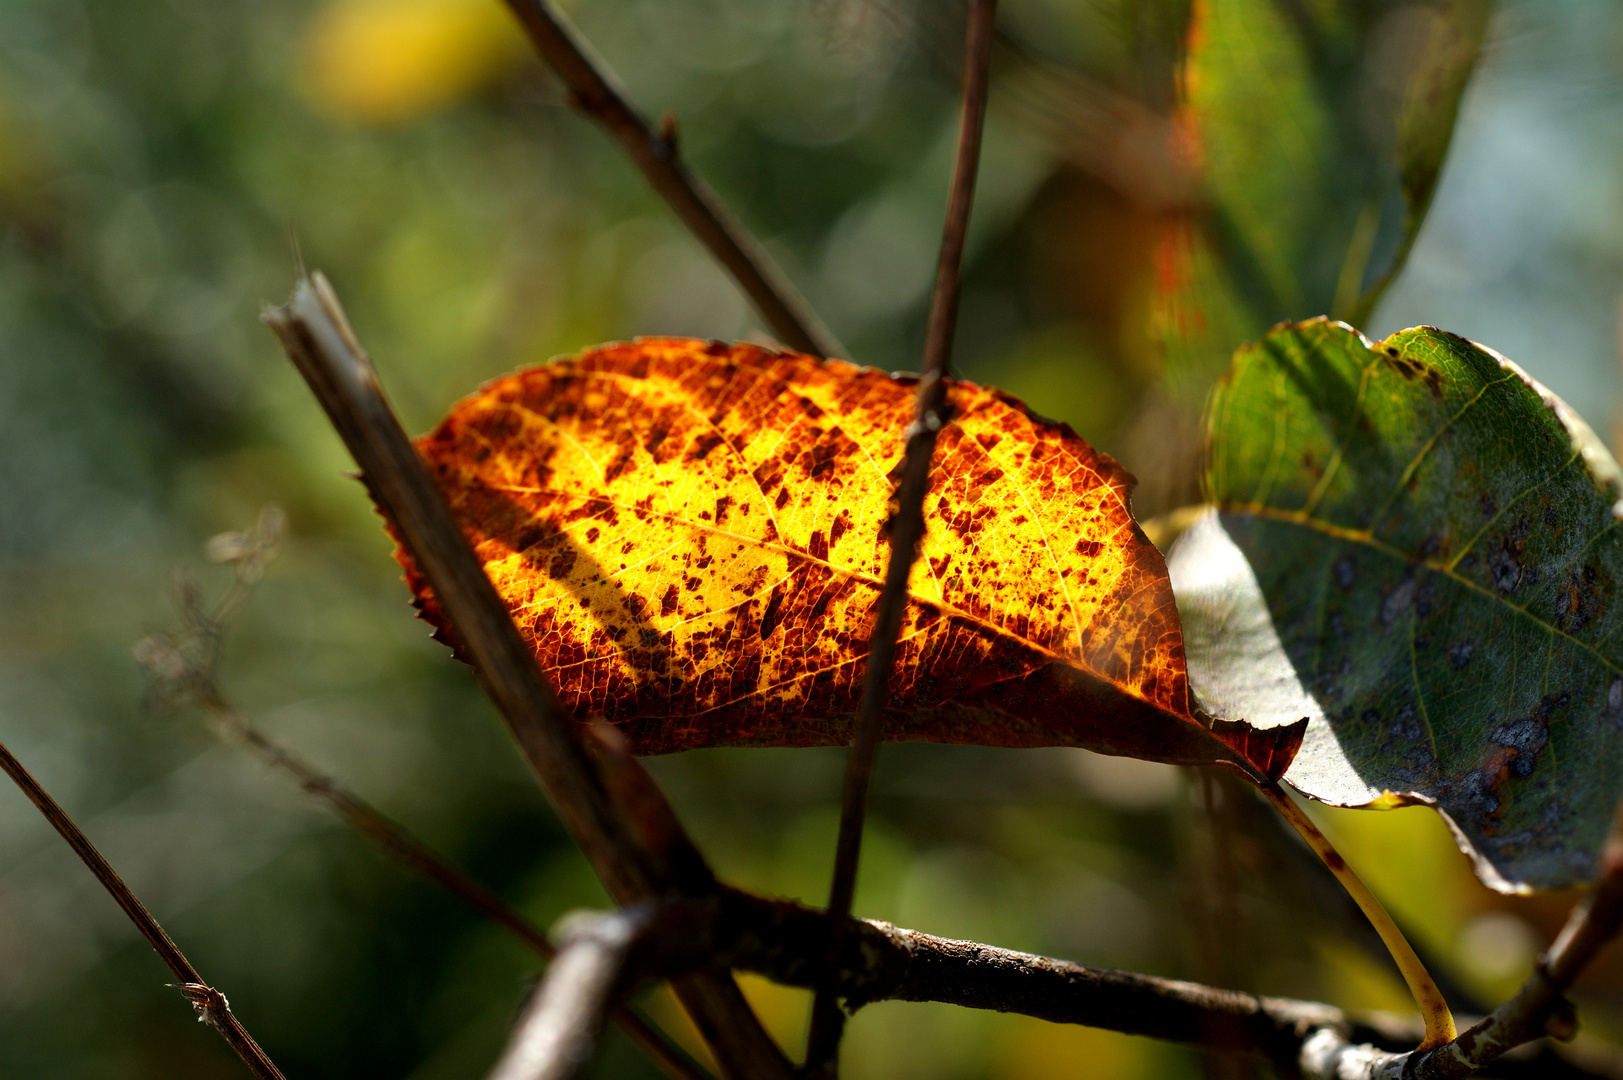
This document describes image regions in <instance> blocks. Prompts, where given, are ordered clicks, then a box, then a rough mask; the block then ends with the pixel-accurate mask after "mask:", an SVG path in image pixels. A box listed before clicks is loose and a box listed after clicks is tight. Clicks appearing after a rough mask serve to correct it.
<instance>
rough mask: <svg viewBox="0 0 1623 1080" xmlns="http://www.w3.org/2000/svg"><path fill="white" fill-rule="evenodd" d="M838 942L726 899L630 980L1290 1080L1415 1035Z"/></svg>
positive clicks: (1501, 1066) (856, 924)
mask: <svg viewBox="0 0 1623 1080" xmlns="http://www.w3.org/2000/svg"><path fill="white" fill-rule="evenodd" d="M835 938H836V928H835V927H834V926H833V925H832V924H831V922H830V921H829V919H828V916H827V914H826V913H824V912H821V911H817V910H815V909H813V908H808V907H804V906H802V905H800V904H796V903H793V902H791V901H785V900H769V899H764V898H762V897H758V896H752V895H750V894H747V893H743V892H739V891H737V890H732V889H725V890H723V891H722V892H720V893H719V894H717V895H715V896H712V897H708V898H706V899H703V900H698V901H690V902H684V903H678V904H672V905H668V906H666V907H664V908H662V909H660V910H659V911H658V912H657V913H656V914H655V916H654V920H653V922H652V923H651V924H650V925H649V927H648V928H647V930H646V931H645V932H644V933H643V935H642V942H641V944H640V945H639V946H638V948H637V953H636V955H635V956H634V957H633V958H632V960H631V962H630V964H629V967H630V969H631V971H632V972H634V973H635V974H637V975H640V976H660V975H666V976H668V975H670V974H672V973H675V972H679V971H684V970H688V969H690V968H692V967H695V966H705V965H711V964H716V965H726V966H729V967H733V968H737V969H740V970H744V971H753V972H756V973H757V974H760V975H764V976H765V977H767V978H769V979H772V980H773V981H775V982H779V983H782V984H784V985H788V986H801V987H811V988H815V987H819V986H824V985H830V984H832V985H833V986H834V987H835V989H836V991H837V992H838V993H839V995H840V996H841V997H842V998H844V999H845V1000H846V1001H847V1002H849V1003H850V1004H851V1006H852V1007H853V1008H860V1007H861V1006H863V1005H865V1004H869V1003H872V1002H876V1001H934V1002H940V1003H944V1004H950V1005H959V1006H962V1007H964V1008H971V1009H991V1010H995V1011H998V1012H1011V1013H1019V1014H1022V1015H1025V1016H1033V1017H1037V1018H1039V1019H1043V1020H1048V1021H1051V1022H1053V1023H1058V1024H1080V1025H1084V1026H1087V1027H1096V1028H1102V1029H1105V1030H1109V1031H1117V1032H1121V1033H1124V1034H1129V1035H1140V1036H1144V1037H1146V1038H1152V1039H1161V1040H1164V1041H1168V1042H1177V1043H1183V1044H1185V1045H1189V1046H1194V1047H1198V1048H1201V1049H1204V1050H1212V1051H1219V1052H1223V1053H1229V1054H1240V1055H1247V1056H1251V1057H1255V1058H1261V1059H1265V1060H1268V1061H1269V1062H1271V1063H1272V1064H1273V1065H1274V1067H1275V1068H1276V1070H1277V1071H1278V1072H1279V1073H1280V1074H1281V1075H1282V1076H1287V1077H1294V1076H1298V1075H1302V1074H1301V1073H1300V1072H1299V1063H1300V1061H1301V1059H1302V1055H1303V1048H1304V1045H1307V1044H1310V1043H1312V1042H1313V1041H1314V1040H1319V1041H1320V1042H1323V1041H1326V1040H1330V1039H1333V1040H1336V1041H1337V1042H1339V1043H1341V1044H1349V1045H1350V1044H1355V1043H1368V1044H1370V1049H1372V1050H1373V1049H1374V1048H1375V1047H1383V1048H1388V1047H1389V1048H1396V1047H1401V1046H1412V1045H1413V1044H1414V1043H1415V1041H1417V1039H1418V1032H1419V1030H1420V1029H1419V1027H1418V1026H1417V1024H1411V1023H1406V1022H1401V1021H1387V1020H1383V1021H1380V1022H1378V1023H1377V1022H1370V1021H1360V1020H1356V1019H1354V1018H1352V1017H1349V1016H1347V1015H1346V1014H1345V1013H1343V1012H1342V1011H1341V1010H1340V1009H1337V1008H1335V1007H1333V1006H1330V1005H1324V1004H1320V1003H1318V1002H1312V1001H1297V1000H1292V999H1289V998H1273V997H1260V996H1256V995H1252V994H1244V993H1239V992H1237V991H1233V990H1222V989H1218V988H1216V987H1211V986H1204V985H1201V984H1199V983H1191V982H1184V981H1181V980H1177V979H1163V978H1158V977H1156V976H1153V975H1141V974H1137V973H1134V972H1130V971H1116V970H1112V969H1109V968H1093V967H1087V966H1084V965H1082V964H1075V963H1071V962H1070V961H1066V960H1056V959H1053V958H1050V957H1046V956H1035V955H1032V954H1030V953H1022V952H1015V951H1013V950H1010V949H1000V948H997V947H995V946H991V945H983V944H980V943H978V942H973V941H956V940H953V939H951V938H943V937H937V936H935V935H933V934H924V933H920V932H918V931H916V930H904V929H901V928H900V927H896V926H892V925H890V924H889V923H884V922H878V921H874V920H865V919H849V920H847V925H846V926H845V928H844V932H843V934H842V935H840V949H839V952H838V954H836V953H835V952H834V949H833V946H834V944H835ZM831 958H833V959H832V960H831ZM1386 1056H1389V1057H1393V1058H1396V1057H1400V1056H1401V1055H1397V1054H1391V1055H1386ZM1492 1070H1493V1075H1496V1076H1506V1077H1509V1076H1538V1077H1544V1078H1547V1080H1554V1078H1556V1077H1573V1078H1577V1077H1591V1078H1598V1077H1606V1078H1609V1080H1616V1078H1617V1077H1618V1075H1619V1073H1618V1071H1617V1070H1615V1069H1613V1068H1610V1067H1593V1068H1590V1067H1585V1066H1584V1065H1583V1064H1582V1063H1574V1062H1571V1061H1567V1060H1565V1059H1563V1058H1561V1057H1558V1056H1557V1055H1555V1054H1554V1053H1553V1052H1550V1051H1544V1052H1543V1053H1542V1054H1541V1055H1538V1056H1534V1057H1531V1058H1526V1059H1523V1060H1518V1061H1516V1062H1508V1061H1499V1062H1495V1063H1494V1064H1493V1066H1492ZM1338 1080H1339V1078H1338Z"/></svg>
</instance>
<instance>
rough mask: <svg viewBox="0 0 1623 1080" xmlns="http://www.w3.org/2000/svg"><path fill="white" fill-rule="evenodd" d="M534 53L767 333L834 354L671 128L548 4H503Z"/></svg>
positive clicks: (546, 0) (834, 345) (535, 0)
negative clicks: (656, 120) (643, 108)
mask: <svg viewBox="0 0 1623 1080" xmlns="http://www.w3.org/2000/svg"><path fill="white" fill-rule="evenodd" d="M507 6H508V7H509V8H510V9H512V12H513V14H514V15H515V16H517V17H518V21H519V22H520V23H521V24H523V26H524V30H525V32H526V33H528V34H529V36H530V40H531V42H533V43H534V45H535V48H536V51H537V52H539V53H540V54H541V56H542V58H543V59H544V60H546V62H547V63H548V64H549V65H550V66H551V67H552V70H553V71H555V72H557V74H558V77H559V78H560V79H562V80H563V81H564V84H565V85H566V86H568V87H569V91H570V95H571V97H572V99H573V101H574V103H575V104H576V105H577V106H578V107H579V108H580V109H582V110H583V111H585V112H587V113H589V114H591V115H592V116H594V117H596V118H597V119H598V120H599V121H600V122H601V123H602V124H603V126H604V127H606V128H608V130H609V133H610V134H612V135H613V136H614V137H615V138H616V139H618V140H619V141H620V145H621V146H623V147H625V150H626V153H627V154H629V155H630V156H631V160H632V161H633V162H635V163H636V165H637V168H639V169H641V170H642V174H643V176H645V177H647V179H648V183H649V184H650V185H652V186H653V189H654V190H655V191H657V192H659V194H660V196H661V197H663V198H664V200H665V201H666V203H668V204H669V205H670V208H671V209H672V210H674V211H676V216H677V217H679V218H681V219H682V222H683V224H685V225H686V226H687V227H688V229H689V230H691V231H692V233H693V235H694V236H695V237H697V238H698V240H699V242H700V243H702V244H703V245H704V246H705V247H707V248H709V249H710V253H711V254H712V255H714V256H715V257H716V260H717V261H718V262H720V263H721V265H722V266H724V267H726V268H727V271H728V272H729V273H731V274H732V276H733V280H735V281H737V282H738V285H739V288H741V289H743V290H744V293H745V295H747V296H748V297H749V298H750V300H751V302H752V303H754V304H755V309H756V310H757V311H759V312H760V313H761V317H762V318H763V319H765V320H766V323H767V325H768V326H770V327H771V328H772V332H773V333H774V334H776V335H778V337H779V338H780V339H782V341H783V343H784V344H785V345H788V346H789V347H790V348H792V349H798V350H799V351H801V352H808V353H813V354H815V355H817V356H835V355H838V353H839V352H840V347H839V343H838V342H837V341H835V340H834V338H833V336H832V335H830V334H829V332H828V331H827V330H826V329H825V328H824V327H823V326H822V324H821V323H819V322H818V320H817V317H816V316H815V315H813V314H812V312H811V309H810V308H808V307H807V306H806V302H805V301H804V300H802V299H801V298H800V297H799V296H798V295H797V294H796V293H795V289H794V286H793V285H790V284H789V281H788V279H787V278H785V277H784V276H783V273H782V271H780V270H779V269H778V268H777V267H776V266H774V265H773V264H772V259H771V257H770V256H768V255H767V253H766V252H765V251H764V250H762V248H761V246H760V245H759V244H757V243H756V242H755V240H754V239H753V238H752V237H751V236H750V235H749V234H748V233H747V232H746V231H745V230H744V228H743V227H742V226H741V225H739V224H738V222H736V221H734V220H733V218H732V216H731V215H730V214H728V213H727V211H726V209H724V208H723V207H722V205H721V200H720V198H718V197H717V195H716V193H715V192H714V191H712V190H711V188H710V185H709V184H706V183H705V182H704V180H703V179H702V178H701V177H700V176H699V175H698V174H697V173H695V172H694V171H693V169H692V168H691V167H690V166H689V165H688V164H687V162H686V161H685V160H683V158H682V154H681V151H680V149H679V148H678V146H677V140H676V123H675V120H674V118H671V117H669V115H668V114H667V118H666V120H665V122H664V123H663V124H662V125H661V128H660V130H659V131H658V132H656V131H654V130H653V129H652V128H650V127H649V126H648V122H647V121H646V120H644V119H643V118H642V116H641V115H640V114H639V113H638V112H637V110H636V109H635V108H633V107H632V105H631V103H630V102H628V101H627V100H626V96H625V93H624V91H622V90H621V89H620V87H619V85H618V80H617V79H615V77H614V75H613V74H612V73H611V72H610V71H609V69H608V67H607V65H605V64H604V63H603V62H602V61H601V60H600V59H598V58H597V57H596V56H593V55H592V51H591V48H590V47H589V46H588V45H587V44H586V43H585V42H584V41H582V40H581V37H580V35H579V34H578V33H576V31H575V29H574V27H572V26H570V25H569V20H567V19H566V18H564V15H563V13H562V12H561V11H559V10H558V8H557V7H556V6H555V5H554V4H553V3H552V0H507Z"/></svg>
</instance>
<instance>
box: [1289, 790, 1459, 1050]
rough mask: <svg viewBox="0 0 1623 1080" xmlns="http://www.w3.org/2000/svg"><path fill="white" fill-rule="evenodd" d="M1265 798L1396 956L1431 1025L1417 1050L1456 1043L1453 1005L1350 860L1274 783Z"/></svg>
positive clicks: (1427, 1025) (1393, 955)
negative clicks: (1444, 998) (1349, 862)
mask: <svg viewBox="0 0 1623 1080" xmlns="http://www.w3.org/2000/svg"><path fill="white" fill-rule="evenodd" d="M1258 786H1259V788H1260V789H1261V791H1262V793H1263V795H1265V796H1267V799H1268V801H1269V802H1271V803H1273V804H1274V808H1275V809H1276V810H1278V811H1279V812H1280V813H1281V814H1283V815H1284V817H1285V820H1286V821H1288V822H1290V824H1291V828H1293V829H1295V830H1296V831H1297V833H1298V834H1300V835H1301V837H1302V839H1303V840H1306V841H1307V846H1308V847H1310V848H1312V849H1313V853H1314V854H1315V855H1317V856H1318V857H1319V859H1320V860H1321V861H1322V862H1323V863H1324V865H1325V866H1326V867H1328V868H1329V870H1330V872H1331V873H1332V874H1334V875H1335V876H1336V880H1337V881H1339V882H1341V887H1342V888H1344V889H1346V890H1347V895H1349V896H1351V897H1352V898H1353V902H1354V903H1356V904H1357V905H1358V906H1359V908H1360V909H1361V910H1362V911H1363V912H1364V915H1365V917H1367V918H1368V919H1369V921H1370V924H1371V925H1372V926H1374V927H1375V932H1376V933H1377V934H1379V935H1381V941H1383V942H1384V943H1385V944H1386V949H1387V951H1388V952H1389V953H1391V954H1392V960H1393V961H1394V962H1395V963H1396V964H1397V965H1398V971H1399V972H1400V973H1401V974H1402V975H1403V981H1404V982H1406V983H1408V984H1409V992H1410V993H1411V994H1413V995H1414V1000H1415V1005H1416V1006H1417V1007H1419V1009H1420V1015H1421V1018H1422V1019H1423V1020H1424V1021H1425V1024H1426V1034H1425V1037H1424V1038H1422V1039H1421V1040H1420V1045H1419V1046H1418V1047H1416V1049H1418V1050H1430V1049H1432V1048H1433V1047H1437V1046H1442V1045H1443V1044H1444V1043H1450V1042H1453V1041H1454V1036H1455V1035H1456V1034H1457V1033H1456V1031H1455V1029H1454V1014H1453V1013H1451V1012H1450V1011H1449V1009H1448V1002H1447V1001H1445V1000H1443V993H1442V991H1441V990H1439V989H1437V984H1436V982H1434V981H1433V980H1432V977H1431V973H1430V972H1428V971H1427V970H1426V966H1425V965H1424V964H1422V963H1421V962H1420V957H1418V956H1416V955H1415V951H1414V947H1413V946H1411V945H1410V944H1409V940H1408V939H1407V938H1405V937H1404V936H1403V931H1402V930H1399V929H1398V924H1397V923H1395V922H1393V921H1392V916H1391V915H1388V914H1387V912H1386V908H1384V907H1382V906H1381V902H1380V901H1379V900H1377V899H1376V898H1375V894H1374V893H1372V892H1370V891H1369V886H1367V885H1365V884H1364V882H1363V880H1362V879H1360V878H1359V876H1358V875H1357V874H1356V873H1354V872H1353V869H1352V867H1350V866H1348V865H1347V860H1346V859H1343V858H1342V857H1341V853H1340V852H1339V851H1337V850H1336V848H1335V845H1334V844H1332V843H1330V839H1329V837H1327V836H1325V835H1324V834H1323V833H1322V832H1320V831H1319V828H1318V826H1317V825H1314V824H1313V821H1312V819H1311V818H1309V817H1308V816H1307V814H1305V813H1303V811H1302V808H1301V807H1299V806H1297V805H1296V803H1295V801H1294V800H1292V799H1291V797H1290V796H1289V795H1287V794H1286V793H1285V790H1284V789H1283V788H1281V787H1280V786H1279V783H1278V782H1277V781H1275V782H1274V783H1270V784H1261V785H1258Z"/></svg>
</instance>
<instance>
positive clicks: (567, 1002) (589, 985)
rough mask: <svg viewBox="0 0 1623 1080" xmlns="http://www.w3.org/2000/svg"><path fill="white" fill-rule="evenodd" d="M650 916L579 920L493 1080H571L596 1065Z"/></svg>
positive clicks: (636, 913)
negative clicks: (606, 1020) (601, 1033)
mask: <svg viewBox="0 0 1623 1080" xmlns="http://www.w3.org/2000/svg"><path fill="white" fill-rule="evenodd" d="M649 914H650V909H649V908H647V907H635V908H627V909H626V910H624V911H617V912H614V913H612V914H608V915H600V914H593V915H582V916H579V917H577V918H575V919H573V920H571V922H570V924H569V926H568V928H567V929H566V930H564V931H563V932H562V933H560V934H559V938H560V940H559V945H558V956H557V959H556V960H554V961H553V963H552V966H551V967H550V968H549V969H548V971H547V977H546V979H545V980H543V981H542V983H541V985H540V986H539V987H538V988H537V989H536V992H535V993H534V994H533V995H532V996H531V998H530V1002H529V1004H528V1005H527V1006H525V1009H524V1015H523V1016H522V1017H520V1018H519V1022H518V1024H517V1026H516V1027H515V1028H514V1030H513V1037H512V1039H511V1040H510V1041H509V1042H508V1044H507V1049H506V1050H505V1051H504V1052H503V1053H502V1057H501V1061H499V1062H498V1063H497V1064H496V1068H495V1069H494V1070H492V1072H491V1074H490V1080H569V1078H570V1077H573V1076H574V1075H575V1074H576V1073H578V1072H579V1071H580V1069H581V1066H583V1065H585V1064H586V1062H587V1061H589V1060H591V1056H592V1042H593V1040H594V1039H595V1038H596V1037H597V1032H598V1029H599V1028H601V1027H602V1026H603V1016H604V1013H605V1012H606V1011H607V1010H608V1009H609V1008H610V1007H611V1006H612V1004H613V1001H614V998H615V997H616V996H617V994H619V993H620V992H621V991H622V990H623V989H624V987H625V977H626V974H627V972H626V962H627V960H628V959H629V957H630V953H631V949H632V947H633V946H634V945H635V944H636V942H637V937H638V935H639V934H640V933H641V932H642V931H643V929H644V928H645V927H646V926H647V925H648V917H649Z"/></svg>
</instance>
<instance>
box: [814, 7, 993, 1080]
mask: <svg viewBox="0 0 1623 1080" xmlns="http://www.w3.org/2000/svg"><path fill="white" fill-rule="evenodd" d="M996 15H997V0H972V3H971V4H970V8H969V23H968V27H967V29H966V32H965V41H964V86H963V107H962V113H961V115H960V118H959V125H958V154H957V158H956V160H955V161H954V163H953V173H952V189H951V193H950V195H949V197H948V200H947V218H946V225H945V227H944V229H943V231H942V237H941V253H940V257H939V259H938V261H937V264H936V280H935V290H934V293H933V295H932V298H931V303H930V321H929V325H928V328H927V330H926V336H925V342H924V367H923V372H922V374H921V375H920V378H919V388H918V397H917V406H916V408H915V416H914V420H913V424H912V426H911V427H910V428H908V431H907V437H906V438H907V449H906V453H905V457H904V459H903V465H902V479H901V482H900V483H899V484H897V486H896V511H895V513H894V514H893V516H892V517H891V519H890V562H889V564H888V566H887V568H886V571H885V585H884V588H883V590H882V591H881V593H880V596H879V614H878V618H877V619H876V620H875V622H874V628H873V633H872V634H871V635H870V637H869V639H868V660H867V668H866V669H865V671H864V675H863V685H862V702H861V705H860V706H859V707H858V711H857V731H856V737H855V738H854V739H853V740H852V742H851V750H850V753H849V756H848V757H847V758H846V771H845V786H844V795H843V798H842V801H841V807H840V832H839V839H838V840H837V841H836V846H835V853H834V875H833V881H832V883H831V884H830V886H829V896H828V910H829V914H830V915H831V916H832V917H833V918H834V919H835V924H834V925H835V926H836V927H839V926H843V925H844V919H845V916H847V915H849V914H850V913H851V902H852V900H853V898H854V897H855V895H856V884H857V864H858V862H859V861H860V857H861V853H862V826H863V821H864V819H865V818H866V817H867V814H868V792H869V789H870V787H871V785H872V782H873V771H874V764H875V762H876V761H877V759H878V755H879V744H880V743H881V742H883V741H884V724H885V721H884V715H885V703H886V701H887V700H888V698H889V689H888V686H889V682H890V673H891V668H892V667H893V666H894V664H895V661H896V639H897V637H898V636H899V635H900V633H901V628H902V616H903V614H904V613H905V612H906V610H907V579H908V576H909V575H910V574H911V573H912V569H913V562H914V560H915V559H916V558H917V557H918V548H919V543H920V541H922V540H923V538H924V497H925V495H926V494H927V493H928V492H929V489H930V462H931V459H932V458H933V457H934V455H935V442H936V433H937V432H939V431H940V430H941V428H942V426H943V425H944V424H946V422H947V421H948V419H950V412H951V405H950V403H949V402H948V400H947V384H946V374H947V363H948V361H949V359H950V358H951V355H952V341H953V334H954V331H955V329H956V327H957V322H958V292H959V289H958V285H959V275H960V272H961V269H962V266H963V259H964V242H965V240H966V238H967V237H968V235H969V211H970V207H971V205H972V204H973V203H974V199H975V175H976V172H977V171H978V169H979V166H980V157H981V132H982V130H983V129H984V127H985V122H986V94H987V77H988V68H989V66H990V58H991V52H992V36H993V29H994V24H995V21H996ZM842 1027H843V1015H842V1014H841V1012H840V1008H839V1004H838V1003H837V1002H836V1001H835V1000H834V997H833V994H832V992H831V991H829V990H827V989H824V990H819V991H818V993H817V995H816V999H815V1001H814V1002H813V1004H812V1017H811V1024H810V1032H809V1034H808V1036H807V1041H806V1063H807V1067H808V1068H809V1069H812V1070H814V1071H819V1072H822V1073H824V1074H825V1075H832V1074H833V1072H834V1071H835V1070H834V1062H835V1058H836V1055H837V1052H838V1047H839V1039H840V1030H841V1028H842Z"/></svg>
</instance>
